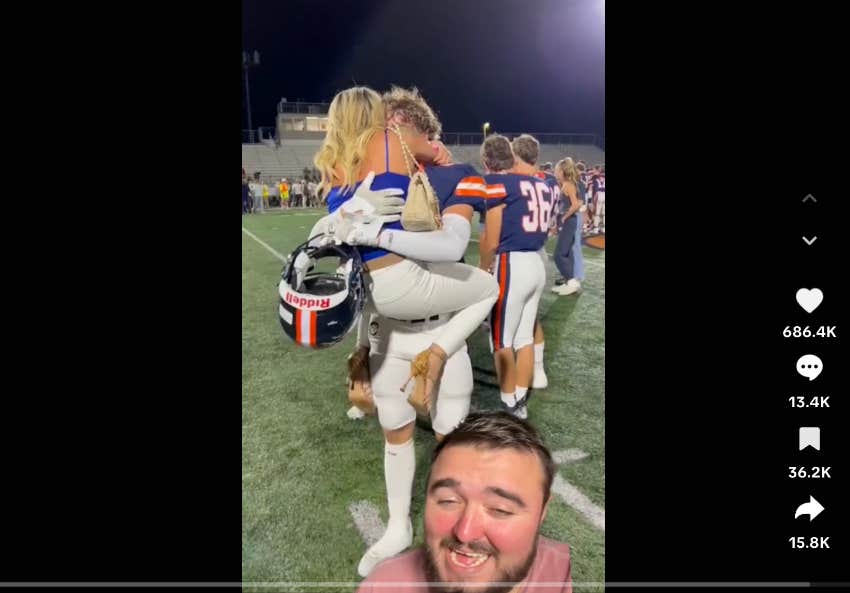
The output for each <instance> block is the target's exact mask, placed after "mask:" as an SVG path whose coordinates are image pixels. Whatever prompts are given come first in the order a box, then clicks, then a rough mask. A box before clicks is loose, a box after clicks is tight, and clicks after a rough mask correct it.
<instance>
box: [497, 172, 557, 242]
mask: <svg viewBox="0 0 850 593" xmlns="http://www.w3.org/2000/svg"><path fill="white" fill-rule="evenodd" d="M483 181H484V184H483V185H484V186H485V187H484V193H485V194H486V198H485V199H486V204H487V209H488V210H491V209H493V208H498V207H500V206H504V209H503V210H502V232H501V236H500V237H499V247H498V248H497V249H496V252H497V253H506V252H508V251H538V250H540V248H542V247H543V245H544V244H545V243H546V237H547V235H548V232H549V218H550V216H551V215H552V206H553V205H554V202H553V190H552V186H551V185H550V184H549V183H547V182H546V180H543V179H539V178H537V177H534V176H531V175H517V174H516V173H503V174H488V175H485V176H484V179H483ZM556 185H557V182H556ZM554 197H555V198H557V195H555V196H554Z"/></svg>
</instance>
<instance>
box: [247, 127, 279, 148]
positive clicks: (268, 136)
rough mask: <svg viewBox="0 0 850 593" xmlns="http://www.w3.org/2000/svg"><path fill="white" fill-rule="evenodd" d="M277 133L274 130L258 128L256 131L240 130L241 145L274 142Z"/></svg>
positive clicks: (271, 128)
mask: <svg viewBox="0 0 850 593" xmlns="http://www.w3.org/2000/svg"><path fill="white" fill-rule="evenodd" d="M276 138H277V132H276V130H275V128H273V127H268V126H260V127H259V128H257V129H256V130H242V144H262V143H263V141H264V140H265V141H266V142H268V141H272V142H276Z"/></svg>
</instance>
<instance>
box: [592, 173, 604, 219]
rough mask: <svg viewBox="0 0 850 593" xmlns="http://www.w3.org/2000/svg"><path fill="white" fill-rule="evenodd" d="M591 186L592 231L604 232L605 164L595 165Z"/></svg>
mask: <svg viewBox="0 0 850 593" xmlns="http://www.w3.org/2000/svg"><path fill="white" fill-rule="evenodd" d="M592 186H593V213H594V214H593V232H594V233H600V232H601V233H602V234H605V165H596V176H595V177H594V178H593V181H592Z"/></svg>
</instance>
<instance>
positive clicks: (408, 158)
mask: <svg viewBox="0 0 850 593" xmlns="http://www.w3.org/2000/svg"><path fill="white" fill-rule="evenodd" d="M390 129H391V130H392V131H393V132H395V135H396V136H398V141H399V143H400V144H401V154H402V155H403V156H404V164H405V166H406V167H407V172H408V176H410V177H413V173H414V169H415V168H418V169H419V171H424V169H423V168H422V165H421V164H420V163H419V161H417V160H416V157H415V156H413V152H412V151H411V150H410V148H409V147H408V146H407V142H405V141H404V137H403V136H402V135H401V130H400V129H399V127H398V124H392V126H391V127H390ZM411 162H413V163H416V167H414V166H413V165H412V164H411Z"/></svg>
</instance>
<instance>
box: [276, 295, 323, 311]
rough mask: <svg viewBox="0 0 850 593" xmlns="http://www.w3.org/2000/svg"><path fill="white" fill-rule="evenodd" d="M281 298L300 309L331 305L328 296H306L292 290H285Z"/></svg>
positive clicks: (321, 307) (320, 307)
mask: <svg viewBox="0 0 850 593" xmlns="http://www.w3.org/2000/svg"><path fill="white" fill-rule="evenodd" d="M283 298H284V300H285V301H286V302H287V303H289V304H290V305H294V306H296V307H298V308H300V309H328V308H330V306H331V300H330V299H328V298H324V299H316V298H307V297H303V296H299V295H297V294H295V293H293V292H287V293H286V294H285V295H284V297H283Z"/></svg>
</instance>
